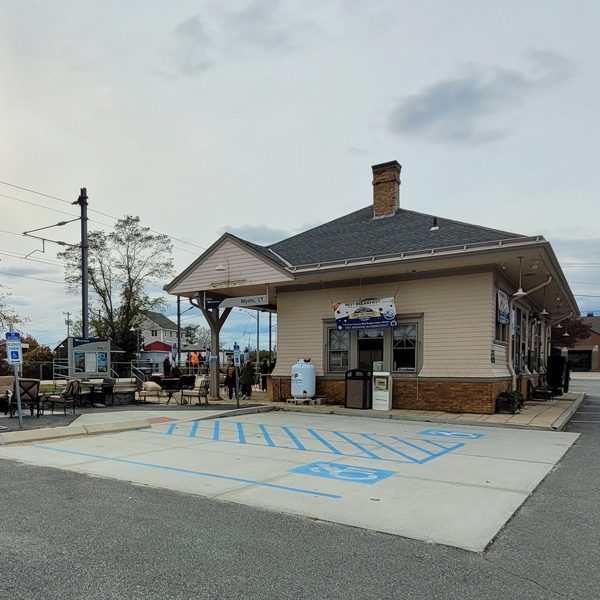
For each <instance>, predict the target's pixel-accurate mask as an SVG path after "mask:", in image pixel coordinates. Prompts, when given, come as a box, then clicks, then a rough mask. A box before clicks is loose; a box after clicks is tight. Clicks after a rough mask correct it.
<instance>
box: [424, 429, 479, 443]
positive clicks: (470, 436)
mask: <svg viewBox="0 0 600 600" xmlns="http://www.w3.org/2000/svg"><path fill="white" fill-rule="evenodd" d="M419 435H434V436H436V437H445V438H453V439H457V438H458V439H460V440H478V439H479V438H482V437H483V436H484V435H485V434H484V433H464V432H462V431H445V430H443V429H427V430H426V431H421V433H420V434H419Z"/></svg>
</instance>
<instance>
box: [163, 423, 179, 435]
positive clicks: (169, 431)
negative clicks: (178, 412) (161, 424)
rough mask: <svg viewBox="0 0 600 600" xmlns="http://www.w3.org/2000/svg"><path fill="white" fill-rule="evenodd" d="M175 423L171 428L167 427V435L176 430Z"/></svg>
mask: <svg viewBox="0 0 600 600" xmlns="http://www.w3.org/2000/svg"><path fill="white" fill-rule="evenodd" d="M175 427H176V425H175V423H173V424H172V425H169V429H167V431H166V432H165V433H166V434H167V435H171V434H172V433H173V432H174V431H175Z"/></svg>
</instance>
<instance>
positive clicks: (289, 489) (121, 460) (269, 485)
mask: <svg viewBox="0 0 600 600" xmlns="http://www.w3.org/2000/svg"><path fill="white" fill-rule="evenodd" d="M33 447H34V448H42V449H44V450H53V451H55V452H64V453H66V454H75V455H77V456H87V457H89V458H99V459H101V460H110V461H113V462H118V463H123V464H126V465H135V466H138V467H149V468H152V469H163V470H165V471H175V472H177V473H186V474H188V475H200V476H201V477H212V478H214V479H223V480H226V481H236V482H238V483H249V484H251V485H258V486H261V487H267V488H271V489H275V490H284V491H286V492H297V493H299V494H310V495H312V496H322V497H324V498H336V499H337V498H341V496H337V495H335V494H325V493H323V492H315V491H313V490H303V489H300V488H292V487H287V486H284V485H275V484H273V483H262V482H261V481H252V480H251V479H241V478H239V477H227V476H226V475H216V474H215V473H203V472H202V471H190V470H189V469H178V468H176V467H165V466H163V465H153V464H152V463H143V462H138V461H135V460H126V459H124V458H111V457H110V456H101V455H99V454H87V453H86V452H75V451H73V450H64V449H63V448H52V447H51V446H40V445H38V444H35V445H34V446H33Z"/></svg>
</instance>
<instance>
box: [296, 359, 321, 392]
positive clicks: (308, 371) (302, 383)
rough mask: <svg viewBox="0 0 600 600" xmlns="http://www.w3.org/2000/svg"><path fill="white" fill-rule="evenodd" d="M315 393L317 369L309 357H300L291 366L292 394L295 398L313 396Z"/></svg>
mask: <svg viewBox="0 0 600 600" xmlns="http://www.w3.org/2000/svg"><path fill="white" fill-rule="evenodd" d="M316 393H317V370H316V369H315V366H314V365H311V364H310V358H301V359H300V360H299V361H298V362H297V363H296V364H295V365H294V366H293V367H292V396H293V397H294V398H297V399H302V398H314V397H315V395H316Z"/></svg>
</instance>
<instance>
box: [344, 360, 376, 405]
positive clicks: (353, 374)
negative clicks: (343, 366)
mask: <svg viewBox="0 0 600 600" xmlns="http://www.w3.org/2000/svg"><path fill="white" fill-rule="evenodd" d="M372 377H373V373H372V372H371V371H367V370H365V369H351V370H350V371H346V396H345V406H346V408H362V409H367V408H371V407H372V405H373V399H372V395H371V379H372Z"/></svg>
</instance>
